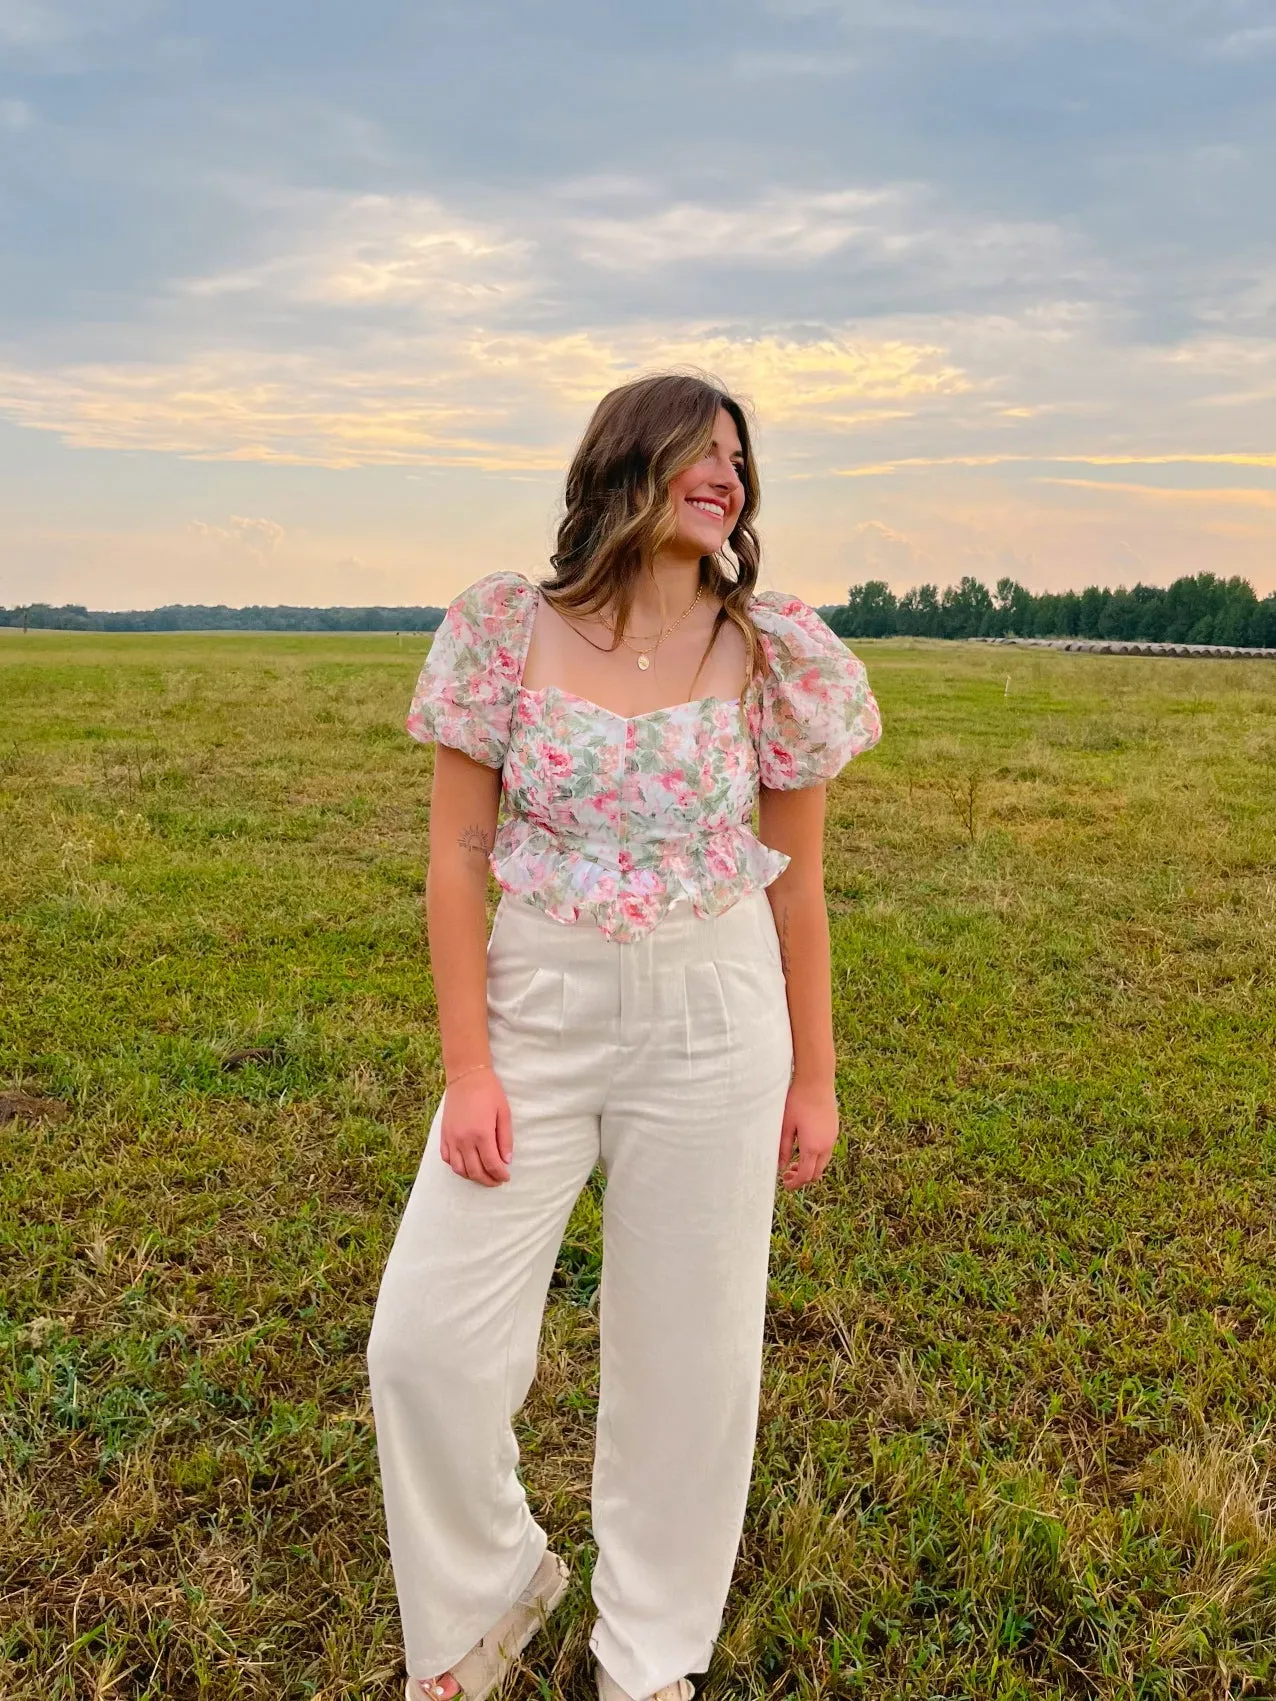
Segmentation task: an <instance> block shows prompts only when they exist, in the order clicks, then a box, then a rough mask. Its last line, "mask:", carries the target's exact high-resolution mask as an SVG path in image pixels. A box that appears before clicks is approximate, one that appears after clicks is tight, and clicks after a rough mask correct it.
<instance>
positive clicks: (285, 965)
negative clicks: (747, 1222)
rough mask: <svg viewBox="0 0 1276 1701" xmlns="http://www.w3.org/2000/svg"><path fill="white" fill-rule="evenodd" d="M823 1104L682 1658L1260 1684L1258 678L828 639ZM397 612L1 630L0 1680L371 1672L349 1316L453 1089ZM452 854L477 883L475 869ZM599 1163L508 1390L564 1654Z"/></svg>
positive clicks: (1261, 704)
mask: <svg viewBox="0 0 1276 1701" xmlns="http://www.w3.org/2000/svg"><path fill="white" fill-rule="evenodd" d="M857 648H858V649H859V651H860V653H861V654H862V655H863V656H864V657H865V659H866V661H867V662H868V664H869V668H870V673H871V677H872V680H873V683H874V685H875V687H876V688H877V691H878V694H879V697H880V698H881V701H882V705H883V711H884V716H885V722H886V737H885V740H884V742H883V744H882V745H881V746H880V748H879V749H878V750H877V751H876V752H874V753H873V754H871V755H870V756H867V757H865V758H864V759H862V760H861V761H859V762H857V763H855V764H853V765H852V766H851V768H849V769H848V770H847V771H846V773H845V774H844V775H843V776H842V777H841V778H840V779H839V780H838V781H837V782H836V784H835V785H834V787H833V788H832V793H831V803H830V816H831V819H830V828H829V840H828V848H829V860H828V890H829V900H830V908H831V912H832V916H833V925H834V952H835V962H834V973H835V984H836V988H837V999H838V1007H837V1024H838V1034H839V1045H840V1056H841V1065H840V1078H839V1085H840V1093H841V1101H842V1106H843V1111H844V1121H845V1128H846V1137H845V1141H844V1145H843V1147H842V1148H841V1150H840V1153H839V1157H838V1159H837V1160H836V1163H835V1169H834V1172H833V1178H832V1180H831V1181H830V1182H829V1183H828V1184H826V1185H825V1187H824V1189H823V1191H821V1192H816V1193H812V1194H809V1195H804V1196H799V1197H795V1198H791V1199H790V1198H785V1199H783V1200H782V1201H781V1204H780V1209H779V1215H778V1222H777V1229H776V1236H775V1251H774V1261H773V1283H772V1291H771V1318H770V1329H769V1337H770V1338H769V1346H768V1360H767V1377H766V1385H765V1391H764V1398H763V1411H762V1424H761V1434H760V1443H759V1451H758V1460H757V1471H756V1476H755V1480H754V1488H753V1497H752V1502H751V1509H750V1515H749V1521H748V1527H747V1532H746V1538H745V1545H744V1549H743V1552H742V1556H741V1562H740V1565H739V1568H738V1571H737V1577H736V1587H735V1590H734V1593H733V1595H732V1600H731V1605H730V1609H729V1621H728V1625H727V1628H726V1632H725V1635H724V1639H723V1642H722V1645H721V1652H720V1657H719V1659H718V1661H717V1663H716V1665H715V1670H714V1672H713V1673H712V1674H711V1677H710V1679H709V1682H708V1684H707V1686H706V1689H705V1691H704V1693H705V1694H706V1695H707V1696H709V1697H711V1698H717V1701H725V1698H726V1697H732V1698H737V1697H739V1698H743V1697H761V1696H769V1697H781V1696H784V1697H790V1696H791V1697H815V1696H830V1697H833V1696H839V1697H840V1696H847V1697H864V1698H872V1701H886V1698H888V1697H889V1698H891V1701H904V1698H907V1701H914V1698H915V1701H923V1698H932V1697H946V1698H947V1697H954V1698H955V1697H968V1698H971V1701H974V1698H979V1701H993V1698H996V1701H1012V1698H1020V1697H1024V1698H1026V1697H1065V1696H1067V1697H1082V1696H1085V1697H1090V1696H1095V1697H1105V1698H1106V1697H1111V1698H1117V1697H1120V1698H1129V1701H1135V1698H1138V1701H1158V1698H1161V1697H1166V1698H1168V1697H1185V1698H1194V1701H1195V1698H1213V1697H1223V1696H1233V1695H1235V1696H1239V1695H1246V1694H1247V1695H1253V1696H1273V1695H1276V1435H1274V1433H1273V1428H1272V1419H1273V1414H1274V1411H1276V1274H1274V1264H1273V1253H1274V1251H1276V1226H1274V1223H1276V1219H1274V1215H1273V1207H1274V1206H1276V1084H1274V1082H1273V1073H1272V1055H1273V1051H1274V1050H1276V1044H1274V1036H1276V973H1274V963H1276V664H1272V663H1268V662H1185V661H1164V660H1155V661H1147V660H1124V659H1118V658H1111V657H1087V656H1070V655H1059V654H1051V653H1035V652H1004V651H1002V652H990V651H988V650H986V649H981V648H976V647H973V646H972V647H970V648H965V647H962V646H956V645H952V646H944V645H939V644H930V645H927V644H924V643H909V642H907V641H895V642H889V643H881V644H872V643H865V644H862V645H858V646H857ZM419 649H420V643H419V640H417V639H410V640H409V639H405V640H403V641H401V642H400V641H398V640H396V639H395V638H394V637H393V636H388V637H301V636H299V637H270V638H242V637H225V636H207V637H203V636H189V637H181V638H169V637H122V638H102V637H97V636H92V635H66V634H56V633H48V634H42V633H30V634H28V635H26V636H25V637H24V636H23V635H22V634H21V633H16V632H5V633H0V835H2V843H0V849H2V852H3V855H2V859H0V978H2V981H3V1001H2V1005H0V1089H8V1090H13V1089H16V1088H19V1087H21V1088H23V1089H25V1090H26V1091H27V1092H28V1093H30V1094H32V1095H41V1094H42V1095H48V1096H50V1097H52V1098H53V1099H55V1100H58V1101H61V1103H62V1104H64V1105H65V1106H66V1107H67V1111H68V1114H66V1115H65V1116H62V1117H61V1118H60V1119H59V1118H58V1116H57V1114H56V1106H54V1107H51V1108H52V1112H53V1114H50V1115H48V1116H43V1117H41V1118H40V1119H38V1120H32V1119H31V1118H30V1117H28V1116H18V1117H14V1118H12V1119H11V1120H9V1121H7V1122H2V1123H0V1364H2V1366H3V1372H2V1377H0V1696H3V1697H4V1698H5V1701H37V1698H38V1701H59V1698H61V1701H69V1698H70V1697H72V1696H75V1697H95V1698H100V1701H107V1698H117V1697H119V1698H123V1697H147V1698H160V1697H163V1698H166V1701H167V1698H175V1701H185V1698H187V1697H195V1696H208V1697H218V1698H221V1697H227V1698H229V1697H267V1696H270V1697H304V1696H309V1697H322V1698H323V1701H335V1698H337V1697H369V1698H375V1697H396V1698H397V1697H398V1696H400V1695H401V1693H402V1687H401V1678H400V1676H399V1670H400V1666H399V1647H398V1639H397V1627H396V1621H395V1614H394V1603H393V1595H392V1590H391V1584H390V1576H389V1570H388V1566H387V1561H386V1554H385V1549H384V1546H383V1543H382V1539H381V1534H380V1514H379V1505H378V1495H377V1488H376V1475H375V1453H374V1441H373V1433H372V1429H371V1425H370V1419H369V1410H368V1400H367V1391H366V1385H365V1380H364V1370H363V1359H362V1353H363V1345H364V1340H365V1336H366V1331H367V1327H368V1322H369V1318H370V1314H371V1308H372V1303H373V1298H374V1294H375V1289H376V1283H377V1280H378V1276H379V1272H380V1268H381V1265H382V1263H383V1261H384V1259H385V1256H386V1254H387V1251H388V1249H389V1245H390V1240H391V1237H392V1235H393V1232H394V1228H395V1224H396V1219H397V1216H398V1213H399V1210H400V1207H401V1206H402V1203H403V1200H404V1198H405V1194H406V1191H407V1188H408V1186H409V1184H410V1181H411V1178H412V1175H413V1173H414V1169H415V1166H416V1163H417V1160H418V1154H419V1150H420V1147H421V1143H422V1140H423V1137H424V1133H425V1130H426V1127H427V1124H428V1119H429V1115H430V1113H431V1111H432V1109H433V1106H434V1103H435V1102H436V1098H437V1094H438V1092H439V1090H440V1085H441V1077H440V1070H439V1056H438V1043H437V1036H436V1030H435V1026H434V1008H433V1003H432V994H431V987H430V979H429V974H428V972H427V966H426V962H425V957H424V954H423V950H422V946H421V926H420V909H419V893H420V888H421V884H422V874H423V842H424V829H425V825H426V815H427V799H428V784H429V771H430V755H429V753H427V752H424V751H422V750H421V749H420V748H419V747H417V746H415V745H413V744H412V743H411V742H410V740H409V739H408V738H407V737H406V736H405V735H404V733H403V732H402V730H401V722H402V715H403V713H404V711H405V708H406V703H407V698H408V696H409V694H410V690H411V685H412V681H413V679H414V677H415V673H416V669H417V666H418V663H419ZM493 895H495V894H493ZM597 1222H598V1212H597V1200H596V1198H595V1197H594V1196H592V1195H590V1194H587V1195H586V1196H585V1198H584V1199H583V1200H582V1203H581V1205H580V1207H579V1209H578V1211H577V1214H576V1217H575V1219H574V1221H573V1225H572V1228H571V1230H570V1232H569V1237H568V1241H567V1243H566V1245H565V1247H564V1250H563V1254H562V1258H561V1260H560V1266H559V1272H558V1276H557V1278H556V1282H555V1287H554V1291H553V1295H552V1302H551V1307H550V1312H549V1317H548V1321H547V1330H546V1336H545V1342H544V1359H543V1371H542V1375H541V1378H540V1380H539V1382H538V1385H537V1387H536V1390H535V1392H534V1395H533V1398H532V1401H531V1403H530V1404H529V1406H528V1408H527V1410H526V1412H525V1413H524V1417H523V1420H522V1426H521V1429H522V1440H523V1443H524V1459H525V1464H526V1475H527V1478H528V1481H529V1486H530V1489H531V1492H532V1494H533V1497H534V1500H535V1503H536V1506H537V1508H538V1511H539V1513H540V1515H541V1517H542V1518H543V1519H544V1520H545V1521H546V1522H547V1524H548V1526H549V1528H550V1531H551V1533H552V1535H553V1537H554V1538H555V1540H556V1541H557V1542H558V1543H559V1544H561V1546H562V1548H563V1550H564V1551H565V1552H567V1553H568V1554H569V1556H570V1557H571V1558H572V1560H573V1563H574V1566H575V1568H576V1572H577V1577H578V1583H577V1586H576V1588H575V1590H574V1593H573V1594H572V1596H571V1598H570V1603H569V1605H568V1607H567V1608H566V1609H565V1611H564V1616H563V1617H562V1619H561V1621H559V1624H558V1627H557V1629H556V1632H555V1634H554V1636H553V1637H552V1639H550V1640H548V1641H545V1642H542V1643H539V1644H536V1645H534V1648H533V1650H532V1652H533V1654H534V1658H533V1659H532V1660H531V1663H530V1664H529V1666H528V1667H527V1668H526V1670H525V1672H523V1673H521V1674H520V1675H519V1677H518V1678H517V1679H516V1680H515V1682H514V1683H513V1684H512V1686H511V1689H510V1692H509V1693H510V1694H511V1695H517V1696H520V1697H556V1696H563V1697H570V1698H574V1701H585V1698H586V1697H588V1696H589V1695H591V1694H592V1689H591V1687H590V1683H589V1673H588V1667H587V1662H586V1659H585V1637H586V1632H587V1628H588V1624H589V1612H588V1600H587V1587H586V1582H585V1579H586V1578H587V1575H588V1569H589V1553H590V1550H589V1519H588V1508H587V1501H586V1493H587V1482H588V1464H589V1455H590V1446H591V1425H592V1412H593V1401H594V1379H593V1366H594V1349H595V1344H596V1343H595V1335H596V1316H595V1312H594V1310H593V1309H592V1307H591V1302H592V1300H593V1298H594V1295H595V1292H596V1287H597V1279H598V1266H599V1244H598V1236H597Z"/></svg>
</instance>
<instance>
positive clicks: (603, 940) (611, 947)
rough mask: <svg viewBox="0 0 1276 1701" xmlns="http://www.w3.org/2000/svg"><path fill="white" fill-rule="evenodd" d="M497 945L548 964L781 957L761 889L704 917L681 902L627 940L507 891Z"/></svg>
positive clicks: (493, 945) (495, 927)
mask: <svg viewBox="0 0 1276 1701" xmlns="http://www.w3.org/2000/svg"><path fill="white" fill-rule="evenodd" d="M493 949H499V950H501V951H502V952H508V951H515V952H520V953H521V952H522V951H527V952H528V953H531V954H534V955H535V957H536V959H537V961H539V962H540V963H541V964H542V965H543V966H544V967H547V968H549V967H555V966H558V965H563V966H566V965H567V964H570V963H572V962H577V963H579V962H581V961H582V960H591V959H601V958H606V959H612V960H616V959H620V958H622V957H623V958H624V959H626V960H632V959H635V958H638V957H641V958H644V959H650V960H654V961H656V962H668V963H670V964H672V963H677V962H682V963H687V962H709V961H716V960H719V959H721V958H724V957H731V956H735V955H738V954H740V953H743V954H745V955H746V956H747V955H752V953H753V952H755V951H758V950H761V951H763V952H765V953H767V954H769V955H771V956H773V957H775V958H776V959H777V960H778V957H779V942H778V939H777V937H776V932H775V920H774V918H773V916H772V914H771V904H770V901H769V899H768V898H767V895H766V893H765V891H761V890H755V891H752V892H747V893H746V894H745V895H744V896H743V897H742V898H738V899H737V900H736V901H735V903H733V904H732V905H731V906H730V908H728V909H726V910H723V912H722V913H721V915H715V916H699V915H697V914H696V912H695V910H694V909H693V907H692V905H691V904H690V903H689V902H688V901H686V900H680V901H679V902H677V903H675V904H672V905H671V906H670V908H669V909H668V910H666V911H665V913H664V915H663V916H662V917H661V918H660V920H659V921H658V922H657V923H656V925H655V926H654V927H653V928H652V929H651V931H650V932H649V933H645V934H643V935H642V937H641V938H638V939H634V940H631V941H629V942H627V943H622V942H620V941H618V940H615V939H609V938H608V937H607V935H606V934H605V933H604V932H603V931H602V929H601V928H600V927H598V926H596V925H595V923H594V922H592V921H590V920H588V919H587V918H586V917H585V916H583V915H582V916H581V918H580V920H579V921H575V922H562V921H557V920H556V919H555V918H554V917H553V916H550V915H547V914H546V913H545V911H544V910H542V909H539V908H537V906H536V905H535V904H531V903H527V902H525V901H524V900H523V899H521V898H512V897H511V896H510V895H509V894H508V893H502V894H501V901H500V903H499V904H498V905H497V906H496V915H495V918H494V920H493V922H492V933H491V938H490V939H489V941H488V950H489V952H490V951H492V950H493Z"/></svg>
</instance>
